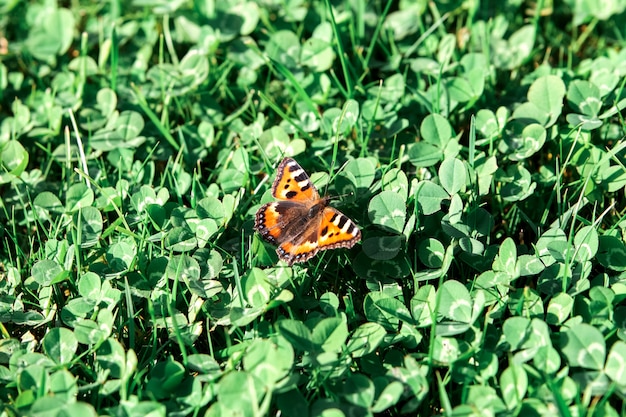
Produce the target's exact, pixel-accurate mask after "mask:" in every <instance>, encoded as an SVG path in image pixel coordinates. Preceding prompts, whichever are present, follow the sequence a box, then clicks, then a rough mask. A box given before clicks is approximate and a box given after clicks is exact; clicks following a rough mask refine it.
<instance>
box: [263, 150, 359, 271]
mask: <svg viewBox="0 0 626 417" xmlns="http://www.w3.org/2000/svg"><path fill="white" fill-rule="evenodd" d="M272 195H273V196H274V198H276V199H277V201H274V202H272V203H267V204H264V205H263V206H261V208H259V210H258V211H257V213H256V217H255V223H254V228H255V229H256V230H257V231H258V232H259V233H260V234H261V236H262V237H263V238H264V239H265V240H266V241H268V242H270V243H272V244H274V245H277V246H278V248H277V249H276V253H278V257H279V258H280V259H282V260H284V261H285V262H287V264H289V265H293V264H294V263H295V262H304V261H306V260H308V259H310V258H311V257H313V256H314V255H315V254H316V253H317V252H319V251H321V250H326V249H334V248H341V247H343V248H351V247H352V246H354V245H355V244H356V243H357V242H358V241H359V240H361V231H360V230H359V228H358V227H357V226H356V225H355V224H354V222H353V221H352V220H350V219H349V218H348V217H347V216H345V215H344V214H342V213H341V212H340V211H338V210H336V209H334V208H333V207H330V206H329V203H330V197H320V195H319V193H318V192H317V190H316V189H315V186H314V185H313V183H312V182H311V179H310V178H309V176H308V175H307V173H306V172H305V171H304V169H302V167H301V166H300V165H299V164H298V163H297V162H296V161H295V160H294V159H292V158H285V159H283V161H282V162H281V163H280V164H279V165H278V168H277V174H276V179H275V180H274V184H273V185H272Z"/></svg>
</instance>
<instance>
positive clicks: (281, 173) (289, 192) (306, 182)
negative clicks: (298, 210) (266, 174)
mask: <svg viewBox="0 0 626 417" xmlns="http://www.w3.org/2000/svg"><path fill="white" fill-rule="evenodd" d="M272 195H273V196H274V197H275V198H277V199H279V200H290V201H314V200H317V199H319V198H320V196H319V193H318V192H317V190H316V189H315V186H314V185H313V183H312V182H311V179H310V178H309V176H308V175H307V173H306V172H305V171H304V169H302V167H301V166H300V164H298V163H297V162H296V161H295V160H294V159H292V158H285V159H283V161H282V162H281V163H280V165H278V168H277V173H276V179H275V180H274V185H273V186H272Z"/></svg>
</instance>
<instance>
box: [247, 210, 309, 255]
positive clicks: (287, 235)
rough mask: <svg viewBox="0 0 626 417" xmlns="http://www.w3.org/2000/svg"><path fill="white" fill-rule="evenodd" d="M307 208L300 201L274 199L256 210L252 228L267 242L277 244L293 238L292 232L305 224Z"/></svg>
mask: <svg viewBox="0 0 626 417" xmlns="http://www.w3.org/2000/svg"><path fill="white" fill-rule="evenodd" d="M307 211H308V209H307V208H306V206H305V205H304V204H302V203H298V202H292V201H275V202H273V203H267V204H264V205H263V206H261V208H259V210H258V211H257V212H256V218H255V222H254V228H255V229H256V230H257V231H258V232H259V233H260V234H261V236H262V237H263V238H264V239H265V240H267V241H268V242H270V243H272V244H274V245H279V244H281V243H283V242H284V241H286V240H289V239H293V234H294V233H295V232H296V231H298V230H300V231H302V230H303V228H304V227H305V226H306V224H305V223H306V213H307Z"/></svg>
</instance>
